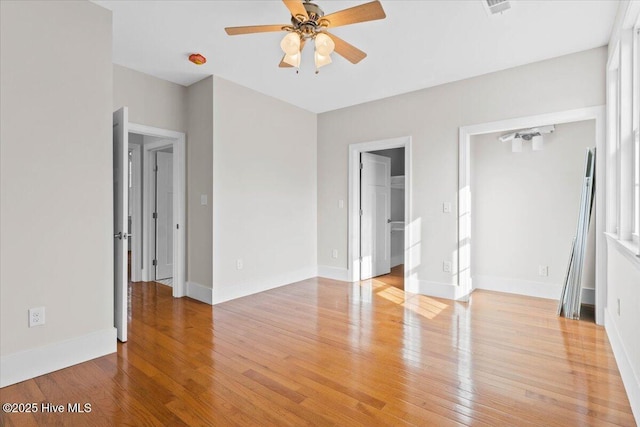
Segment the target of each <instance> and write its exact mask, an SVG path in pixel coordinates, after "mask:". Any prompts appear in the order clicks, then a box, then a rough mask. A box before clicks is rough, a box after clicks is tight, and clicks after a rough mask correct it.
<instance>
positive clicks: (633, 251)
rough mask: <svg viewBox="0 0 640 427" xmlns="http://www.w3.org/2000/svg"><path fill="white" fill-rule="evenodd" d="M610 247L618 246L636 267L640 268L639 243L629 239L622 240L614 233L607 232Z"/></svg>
mask: <svg viewBox="0 0 640 427" xmlns="http://www.w3.org/2000/svg"><path fill="white" fill-rule="evenodd" d="M605 235H606V236H607V243H608V244H609V248H612V247H613V248H616V250H617V251H618V252H620V254H621V255H622V256H624V257H625V258H626V259H627V260H628V261H629V262H630V263H631V265H633V266H634V267H635V268H637V269H638V270H640V255H637V253H638V245H635V244H633V243H632V242H631V241H629V240H620V239H618V236H617V235H616V234H613V233H605Z"/></svg>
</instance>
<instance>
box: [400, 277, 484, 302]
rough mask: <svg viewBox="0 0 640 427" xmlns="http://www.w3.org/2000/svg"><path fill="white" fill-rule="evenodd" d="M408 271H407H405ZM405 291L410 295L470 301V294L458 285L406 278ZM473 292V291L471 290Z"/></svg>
mask: <svg viewBox="0 0 640 427" xmlns="http://www.w3.org/2000/svg"><path fill="white" fill-rule="evenodd" d="M405 271H406V270H405ZM404 283H405V290H406V291H407V292H409V293H414V294H421V295H428V296H431V297H436V298H444V299H450V300H456V301H464V302H466V301H468V299H469V295H470V292H463V291H462V288H460V286H458V285H453V284H451V283H444V282H432V281H429V280H420V279H416V278H415V277H409V278H408V279H407V278H405V282H404ZM471 292H473V290H471Z"/></svg>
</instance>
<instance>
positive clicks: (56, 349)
mask: <svg viewBox="0 0 640 427" xmlns="http://www.w3.org/2000/svg"><path fill="white" fill-rule="evenodd" d="M117 348H118V347H117V338H116V329H115V328H108V329H104V330H101V331H96V332H93V333H90V334H87V335H83V336H81V337H77V338H72V339H69V340H65V341H60V342H56V343H52V344H48V345H45V346H43V347H37V348H33V349H29V350H24V351H19V352H17V353H13V354H9V355H7V356H2V358H0V387H5V386H8V385H11V384H15V383H19V382H21V381H25V380H28V379H31V378H35V377H38V376H40V375H44V374H48V373H50V372H53V371H57V370H59V369H63V368H68V367H69V366H73V365H77V364H78V363H82V362H86V361H87V360H91V359H95V358H97V357H101V356H106V355H107V354H111V353H115V352H116V351H117Z"/></svg>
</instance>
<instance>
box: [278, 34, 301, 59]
mask: <svg viewBox="0 0 640 427" xmlns="http://www.w3.org/2000/svg"><path fill="white" fill-rule="evenodd" d="M280 47H281V48H282V51H283V52H284V53H286V54H287V55H295V54H297V53H299V52H300V35H299V34H298V33H294V32H291V33H289V34H287V35H286V36H284V38H283V39H282V41H281V42H280Z"/></svg>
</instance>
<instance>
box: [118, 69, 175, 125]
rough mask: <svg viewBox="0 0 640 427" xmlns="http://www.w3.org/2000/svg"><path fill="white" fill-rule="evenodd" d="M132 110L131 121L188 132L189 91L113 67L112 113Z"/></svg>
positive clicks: (166, 82)
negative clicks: (120, 110) (125, 108)
mask: <svg viewBox="0 0 640 427" xmlns="http://www.w3.org/2000/svg"><path fill="white" fill-rule="evenodd" d="M121 107H129V121H130V122H131V123H136V124H139V125H146V126H153V127H157V128H161V129H168V130H174V131H177V132H185V133H186V132H187V88H186V87H184V86H181V85H178V84H175V83H171V82H168V81H166V80H162V79H159V78H157V77H153V76H150V75H148V74H144V73H141V72H139V71H135V70H132V69H130V68H126V67H123V66H120V65H115V64H114V65H113V111H115V110H117V109H119V108H121Z"/></svg>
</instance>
